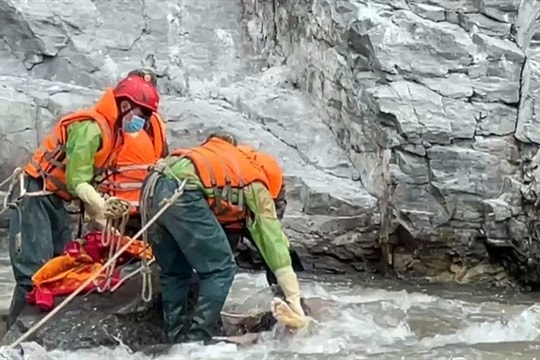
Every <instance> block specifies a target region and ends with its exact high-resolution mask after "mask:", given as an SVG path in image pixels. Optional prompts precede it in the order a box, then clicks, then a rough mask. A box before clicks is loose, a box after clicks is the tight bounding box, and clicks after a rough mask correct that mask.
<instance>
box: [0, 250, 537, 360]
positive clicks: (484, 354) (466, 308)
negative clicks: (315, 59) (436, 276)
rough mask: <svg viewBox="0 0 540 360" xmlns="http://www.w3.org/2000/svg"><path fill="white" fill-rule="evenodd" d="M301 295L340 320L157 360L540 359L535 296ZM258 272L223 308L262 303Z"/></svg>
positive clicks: (337, 290)
mask: <svg viewBox="0 0 540 360" xmlns="http://www.w3.org/2000/svg"><path fill="white" fill-rule="evenodd" d="M2 253H3V254H4V256H3V257H2V258H1V260H0V294H1V297H0V306H1V307H2V310H4V309H7V307H8V306H9V299H10V296H11V289H12V286H13V280H12V275H11V269H10V267H9V260H8V259H7V258H6V256H5V254H6V252H5V251H2ZM301 287H302V291H303V293H304V295H305V296H306V297H319V298H325V299H328V300H330V301H331V302H330V304H332V306H335V308H336V309H338V310H339V311H338V312H337V313H338V314H339V315H338V316H332V317H331V318H328V317H326V318H325V317H324V316H323V317H322V318H320V319H318V320H320V324H319V327H318V328H317V329H316V331H314V333H312V334H310V335H307V336H302V337H297V338H291V337H287V338H283V337H279V338H273V337H272V336H271V334H268V336H265V337H264V340H263V341H262V342H260V343H258V344H255V345H249V346H245V347H237V346H236V345H231V344H217V345H210V346H201V345H196V344H195V345H194V344H189V345H177V346H175V347H173V348H172V349H171V351H170V353H169V354H167V355H166V356H161V357H157V359H160V360H166V359H170V360H182V359H192V360H196V359H201V360H203V359H204V360H206V359H220V360H228V359H230V360H242V359H261V360H262V359H266V360H273V359H276V360H278V359H286V358H294V359H299V360H300V359H305V360H308V359H310V360H319V359H320V360H322V359H333V360H353V359H380V360H382V359H430V360H431V359H433V360H435V359H441V360H442V359H455V360H457V359H467V360H473V359H485V360H503V359H516V360H517V359H540V340H539V339H540V305H536V304H535V303H534V296H533V295H518V294H512V293H509V294H502V293H501V292H496V291H487V290H479V289H474V288H469V287H464V286H455V285H437V286H433V285H425V286H422V285H415V284H411V283H407V282H403V281H399V282H398V281H397V280H396V281H393V280H378V279H360V278H358V277H356V278H346V277H342V276H339V277H325V278H316V279H303V280H302V282H301ZM265 289H267V287H266V280H265V277H264V274H245V273H242V274H238V275H237V277H236V279H235V283H234V285H233V289H232V290H231V293H230V297H229V299H228V302H229V303H234V304H241V303H243V302H248V303H249V304H250V306H252V304H258V305H259V306H267V304H268V302H269V299H270V297H269V296H268V294H269V293H268V291H265ZM49 355H50V356H51V358H52V359H58V360H75V359H85V360H94V359H95V360H105V359H126V360H143V359H150V357H147V356H144V355H142V354H131V353H130V352H129V351H128V350H127V349H126V348H125V347H122V346H119V347H117V348H116V349H107V348H99V349H89V350H83V351H77V352H65V351H56V350H55V351H51V352H50V353H49Z"/></svg>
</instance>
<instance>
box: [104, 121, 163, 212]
mask: <svg viewBox="0 0 540 360" xmlns="http://www.w3.org/2000/svg"><path fill="white" fill-rule="evenodd" d="M150 126H151V130H150V132H151V133H152V136H150V134H149V132H148V131H145V130H141V131H139V132H137V133H135V134H128V133H124V134H123V136H122V137H123V144H122V147H121V149H120V150H119V152H118V155H117V156H115V161H114V164H112V165H111V166H110V168H108V169H106V170H105V171H104V173H103V176H102V177H101V180H98V182H99V191H100V192H102V193H105V194H109V195H110V196H116V197H119V198H121V199H123V200H126V201H128V202H129V203H130V204H131V205H132V206H131V210H130V212H131V214H136V213H138V212H139V197H140V193H141V188H142V184H143V181H144V179H145V178H146V176H147V175H148V168H149V166H151V165H153V164H154V163H155V162H156V161H157V160H158V159H159V158H160V157H161V156H162V154H163V150H164V149H163V145H164V143H165V126H164V124H163V121H162V120H161V118H160V117H159V116H158V115H156V114H154V115H152V117H151V118H150Z"/></svg>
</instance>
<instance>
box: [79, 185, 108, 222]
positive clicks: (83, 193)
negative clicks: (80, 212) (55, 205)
mask: <svg viewBox="0 0 540 360" xmlns="http://www.w3.org/2000/svg"><path fill="white" fill-rule="evenodd" d="M75 194H77V196H78V197H79V199H81V201H82V202H83V203H84V205H85V210H86V213H87V214H88V215H89V216H90V217H91V218H92V219H104V218H105V199H104V198H103V197H102V196H101V195H99V193H98V192H97V191H96V189H94V187H93V186H92V185H90V184H88V183H82V184H79V185H78V186H77V188H75Z"/></svg>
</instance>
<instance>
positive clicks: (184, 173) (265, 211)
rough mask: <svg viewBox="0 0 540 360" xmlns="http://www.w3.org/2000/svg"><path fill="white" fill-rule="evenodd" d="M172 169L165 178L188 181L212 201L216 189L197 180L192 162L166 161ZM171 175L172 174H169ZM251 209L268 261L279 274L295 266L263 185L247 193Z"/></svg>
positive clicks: (254, 228)
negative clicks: (213, 189) (207, 186)
mask: <svg viewBox="0 0 540 360" xmlns="http://www.w3.org/2000/svg"><path fill="white" fill-rule="evenodd" d="M165 162H166V163H167V164H168V168H167V169H166V170H165V174H166V175H168V176H169V177H170V178H177V179H180V180H183V179H188V183H187V188H188V189H189V188H190V187H191V188H199V189H200V190H202V191H203V192H204V193H205V194H206V195H207V196H209V197H212V196H213V193H212V189H207V188H205V187H204V186H203V184H202V182H201V181H200V179H199V178H198V176H197V173H196V171H195V167H194V165H193V164H192V163H191V161H190V160H189V159H181V160H179V159H178V157H176V156H169V157H167V158H166V159H165ZM168 171H169V173H167V172H168ZM242 191H243V193H244V199H245V202H246V206H247V208H248V209H249V210H250V212H251V213H252V215H253V216H252V217H249V218H248V219H247V229H248V230H249V232H250V234H251V236H252V237H253V240H254V241H255V243H256V244H257V247H258V248H259V250H260V252H261V255H262V257H263V258H264V261H265V262H266V264H267V265H268V267H269V268H270V269H271V270H272V271H273V272H275V271H276V270H278V269H282V268H284V267H287V266H291V256H290V253H289V240H288V239H287V235H285V233H284V232H283V228H282V226H281V222H280V221H279V220H278V218H277V215H276V208H275V205H274V201H273V199H272V196H271V195H270V193H269V192H268V190H267V189H266V187H265V186H264V184H262V183H258V182H255V183H253V184H251V185H249V186H246V187H245V188H244V189H243V190H242ZM231 196H232V200H233V201H236V200H237V199H238V190H233V191H232V194H231Z"/></svg>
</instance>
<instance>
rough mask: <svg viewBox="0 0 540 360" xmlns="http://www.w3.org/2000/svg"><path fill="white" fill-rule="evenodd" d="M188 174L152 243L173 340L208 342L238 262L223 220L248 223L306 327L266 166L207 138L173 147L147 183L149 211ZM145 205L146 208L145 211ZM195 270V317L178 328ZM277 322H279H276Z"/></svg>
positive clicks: (153, 233) (298, 320) (152, 234)
mask: <svg viewBox="0 0 540 360" xmlns="http://www.w3.org/2000/svg"><path fill="white" fill-rule="evenodd" d="M184 179H186V180H187V184H186V188H185V192H184V194H183V195H182V196H181V197H180V198H179V199H178V200H177V201H176V202H175V203H174V204H173V205H172V206H171V207H170V208H169V209H167V210H166V211H165V212H164V213H163V215H162V216H161V217H160V218H158V220H157V221H156V223H155V226H153V227H152V228H151V230H150V236H149V238H150V242H151V245H152V250H153V253H154V256H155V258H156V261H157V263H158V264H159V266H160V268H161V273H160V288H161V296H162V301H163V312H164V314H163V315H164V319H165V326H166V329H165V331H166V334H167V336H168V339H169V341H170V342H173V343H176V342H181V341H198V340H210V339H211V338H212V335H213V334H212V331H213V327H214V326H215V324H217V322H218V320H219V319H220V312H221V309H222V307H223V304H224V302H225V299H226V297H227V295H228V293H229V290H230V287H231V285H232V282H233V278H234V274H235V268H236V264H235V261H234V256H233V252H232V249H231V246H230V244H229V241H228V239H227V236H226V235H225V232H224V231H223V228H222V227H221V224H220V222H227V221H230V220H233V219H234V220H237V221H240V220H242V219H246V220H247V228H248V229H249V231H250V233H251V235H252V236H253V239H254V240H255V242H256V243H257V245H258V247H259V249H260V250H261V252H262V254H263V256H264V258H265V261H266V262H267V263H268V264H269V266H270V268H271V269H272V271H273V272H274V274H275V275H276V278H277V282H278V284H279V285H280V287H281V288H282V289H283V292H284V293H285V297H286V299H287V301H288V303H289V304H290V307H291V308H292V309H293V310H294V312H295V314H296V318H295V320H296V323H294V324H293V326H295V325H296V326H297V327H302V326H304V325H305V322H306V320H305V315H304V312H303V310H302V307H301V305H300V289H299V285H298V281H297V278H296V274H295V273H294V271H293V268H292V266H291V258H290V256H289V249H288V246H287V243H288V240H287V238H286V236H285V234H284V233H283V230H282V228H281V223H280V222H279V220H278V219H277V216H276V209H275V206H274V202H273V201H272V196H271V195H270V193H269V192H268V180H267V178H266V175H265V174H264V172H263V170H262V169H261V168H260V167H259V166H257V165H256V164H255V163H254V162H252V161H251V160H250V158H249V157H248V156H246V154H244V153H243V152H242V151H241V150H239V149H238V148H237V147H236V146H235V145H234V144H231V143H230V142H228V141H226V140H223V139H221V138H218V137H215V136H211V137H210V138H209V139H208V140H207V141H206V142H204V143H203V144H202V145H200V146H198V147H194V148H190V149H178V150H175V151H173V152H172V153H171V155H170V156H168V157H167V158H165V159H163V160H161V161H160V162H159V163H158V164H157V165H156V167H155V169H154V171H153V172H152V173H151V174H150V175H149V177H148V178H147V179H146V181H145V185H144V188H143V195H144V194H147V193H148V194H150V193H153V196H151V197H150V198H149V199H148V200H146V199H141V202H143V201H144V203H145V204H146V203H148V210H149V214H148V216H149V217H151V216H154V215H155V214H156V213H157V212H158V211H159V209H160V208H161V206H162V204H163V201H164V200H165V199H167V198H170V197H171V196H172V195H173V193H174V191H175V190H176V189H177V187H178V184H179V183H180V181H182V180H184ZM143 210H146V209H143ZM193 270H195V271H196V272H197V273H198V276H199V278H200V285H199V298H198V302H197V304H196V306H195V310H194V317H193V319H192V320H191V322H190V323H189V325H188V327H187V331H186V332H185V333H182V325H183V322H184V316H185V315H186V308H187V300H188V290H189V287H190V281H191V277H192V273H193ZM278 320H279V319H278Z"/></svg>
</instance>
